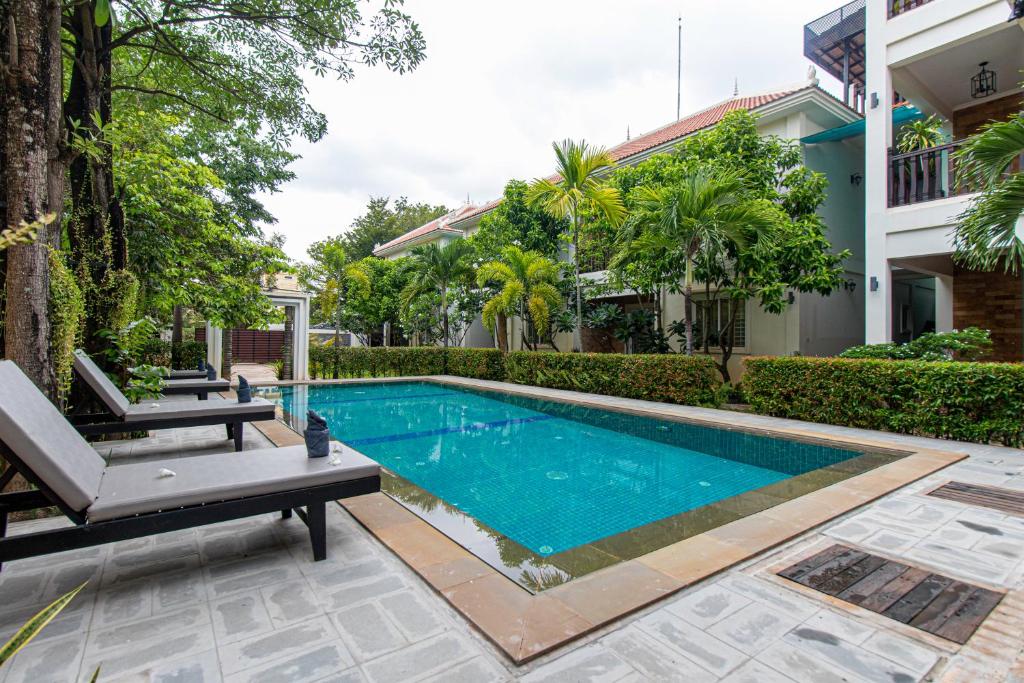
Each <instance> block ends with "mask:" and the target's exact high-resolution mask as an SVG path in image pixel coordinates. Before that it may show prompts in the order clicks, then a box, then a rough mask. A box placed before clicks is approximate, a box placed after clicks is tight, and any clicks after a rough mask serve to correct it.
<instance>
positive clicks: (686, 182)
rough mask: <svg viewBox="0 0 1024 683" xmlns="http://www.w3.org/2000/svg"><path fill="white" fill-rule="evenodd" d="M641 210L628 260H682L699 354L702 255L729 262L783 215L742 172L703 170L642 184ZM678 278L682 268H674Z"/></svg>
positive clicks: (688, 321) (689, 341)
mask: <svg viewBox="0 0 1024 683" xmlns="http://www.w3.org/2000/svg"><path fill="white" fill-rule="evenodd" d="M635 194H636V206H637V211H636V213H635V214H634V215H633V216H632V217H631V219H630V225H629V232H630V233H633V232H634V231H636V234H633V235H630V236H629V237H628V238H627V246H626V249H625V250H624V251H623V252H622V258H623V259H624V260H625V259H644V258H647V257H650V258H651V259H652V260H662V259H665V258H666V257H667V258H669V259H670V260H677V261H678V262H679V263H681V265H682V268H681V270H682V282H683V297H684V302H685V306H684V314H683V319H684V329H685V339H686V354H687V355H693V348H694V347H693V319H692V314H693V284H694V273H695V270H696V267H697V262H698V260H700V261H702V262H705V263H707V264H710V263H712V262H715V261H724V260H725V259H727V258H728V257H729V256H730V254H735V253H736V252H738V251H739V250H740V249H742V248H743V247H744V246H745V245H746V242H747V236H748V235H749V234H751V233H760V234H768V233H770V232H771V231H772V230H774V227H775V224H776V221H777V219H778V214H777V212H776V211H773V210H772V207H771V206H770V205H766V204H765V203H763V202H761V201H758V200H754V199H750V198H748V197H747V196H746V195H745V193H744V186H743V180H742V178H741V176H739V175H738V174H736V173H730V174H717V175H715V176H711V175H708V174H707V173H705V172H703V171H698V172H696V173H693V174H692V175H688V176H686V177H684V178H683V179H682V180H681V181H680V182H679V183H678V184H674V185H665V186H662V187H654V188H652V187H639V188H637V189H636V190H635ZM673 276H674V277H673V280H674V281H678V279H679V277H678V270H677V271H676V272H675V273H673Z"/></svg>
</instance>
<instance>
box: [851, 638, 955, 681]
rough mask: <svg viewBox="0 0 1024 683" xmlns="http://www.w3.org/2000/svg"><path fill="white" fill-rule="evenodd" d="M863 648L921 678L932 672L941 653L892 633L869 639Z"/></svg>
mask: <svg viewBox="0 0 1024 683" xmlns="http://www.w3.org/2000/svg"><path fill="white" fill-rule="evenodd" d="M862 647H863V648H864V649H865V650H868V651H869V652H874V653H875V654H878V655H881V656H882V657H885V658H886V659H888V660H889V661H892V662H895V663H896V664H899V665H900V666H903V667H905V668H907V669H910V670H911V671H912V672H914V674H916V675H917V676H920V677H923V676H924V675H925V674H927V673H928V672H929V671H931V669H932V667H934V666H935V663H936V662H937V661H939V653H937V652H935V651H933V650H932V649H930V648H928V647H925V646H924V645H922V644H920V643H916V642H914V641H912V640H910V639H909V638H903V637H902V636H897V635H895V634H892V633H886V632H878V633H876V634H874V635H872V636H871V637H870V638H868V639H867V640H866V641H865V642H864V643H863V644H862Z"/></svg>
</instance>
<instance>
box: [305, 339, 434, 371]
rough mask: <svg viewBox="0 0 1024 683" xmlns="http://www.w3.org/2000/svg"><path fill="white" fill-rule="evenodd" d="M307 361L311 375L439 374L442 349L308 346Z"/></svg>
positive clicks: (421, 347) (422, 347)
mask: <svg viewBox="0 0 1024 683" xmlns="http://www.w3.org/2000/svg"><path fill="white" fill-rule="evenodd" d="M309 365H310V374H311V375H312V377H313V378H314V379H342V378H345V377H407V376H410V375H443V374H445V371H444V369H445V349H442V348H436V347H432V346H415V347H406V346H377V347H373V348H367V347H360V346H354V347H353V346H341V347H337V348H336V347H334V346H333V345H331V346H327V345H320V346H311V347H310V348H309Z"/></svg>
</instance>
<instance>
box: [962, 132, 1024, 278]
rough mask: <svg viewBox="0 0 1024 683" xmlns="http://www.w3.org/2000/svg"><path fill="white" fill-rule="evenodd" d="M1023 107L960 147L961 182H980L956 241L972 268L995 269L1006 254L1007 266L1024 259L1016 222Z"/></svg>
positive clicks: (1023, 194) (1022, 181)
mask: <svg viewBox="0 0 1024 683" xmlns="http://www.w3.org/2000/svg"><path fill="white" fill-rule="evenodd" d="M1021 158H1024V112H1021V113H1019V114H1017V115H1016V116H1014V117H1013V118H1011V119H1009V120H1008V121H1000V122H997V123H991V124H989V125H987V126H986V127H985V128H983V129H982V130H981V132H980V133H978V134H977V135H975V136H973V137H972V138H970V140H968V141H967V143H966V144H965V145H964V146H963V147H962V148H961V149H960V151H959V152H958V153H957V160H958V161H959V163H960V167H959V169H958V173H959V179H958V180H959V182H960V183H961V184H965V183H966V184H967V185H968V186H971V187H977V188H979V189H980V190H981V194H980V195H978V196H977V197H975V198H974V199H973V200H972V201H971V204H970V206H969V207H968V208H967V210H966V211H965V212H964V213H962V214H961V215H960V216H959V218H958V224H957V226H956V231H955V233H954V235H953V243H954V244H955V246H956V254H957V257H958V258H959V259H960V260H961V262H963V263H964V264H965V265H967V266H968V267H970V268H975V269H978V270H992V269H993V268H995V267H996V266H997V265H998V264H999V260H1000V259H1003V267H1004V268H1005V269H1006V271H1007V272H1010V273H1014V274H1016V273H1017V271H1018V269H1019V268H1020V267H1021V266H1022V265H1024V242H1022V241H1021V238H1020V236H1018V235H1017V233H1016V225H1017V222H1018V221H1019V220H1020V218H1021V216H1022V215H1024V172H1022V171H1024V169H1022V168H1021V166H1020V162H1018V166H1017V167H1016V169H1013V163H1014V161H1015V160H1017V159H1021Z"/></svg>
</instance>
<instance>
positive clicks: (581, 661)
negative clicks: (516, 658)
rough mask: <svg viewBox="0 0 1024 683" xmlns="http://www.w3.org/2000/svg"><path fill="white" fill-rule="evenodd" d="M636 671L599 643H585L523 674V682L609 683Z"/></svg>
mask: <svg viewBox="0 0 1024 683" xmlns="http://www.w3.org/2000/svg"><path fill="white" fill-rule="evenodd" d="M632 673H637V672H636V670H635V669H633V668H632V667H631V666H629V664H627V663H626V662H625V661H624V660H623V659H622V658H621V657H619V656H618V655H617V654H615V653H614V652H612V651H611V650H609V649H608V648H606V647H604V646H603V645H600V644H593V645H587V646H586V647H581V648H580V649H578V650H574V651H573V652H571V653H569V654H567V655H565V656H563V657H561V658H559V659H556V660H554V661H553V662H549V663H547V664H545V665H544V666H542V667H540V668H538V669H536V670H535V671H533V672H531V673H529V674H527V675H526V676H523V678H522V680H523V681H524V683H580V682H581V681H590V682H593V683H611V682H612V681H620V680H622V679H623V678H625V677H626V676H627V675H629V674H632Z"/></svg>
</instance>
